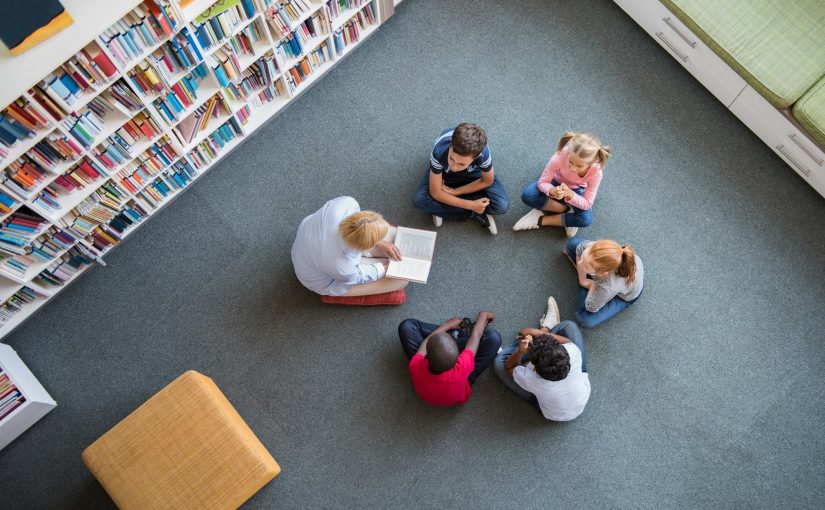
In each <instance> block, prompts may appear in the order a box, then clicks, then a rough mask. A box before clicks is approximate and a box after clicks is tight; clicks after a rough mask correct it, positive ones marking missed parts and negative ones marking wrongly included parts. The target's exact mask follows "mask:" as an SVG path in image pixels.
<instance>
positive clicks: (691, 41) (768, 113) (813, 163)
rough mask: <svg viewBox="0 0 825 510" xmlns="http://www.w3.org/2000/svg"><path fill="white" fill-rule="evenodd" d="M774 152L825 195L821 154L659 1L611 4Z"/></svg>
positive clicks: (824, 163) (786, 117) (622, 0)
mask: <svg viewBox="0 0 825 510" xmlns="http://www.w3.org/2000/svg"><path fill="white" fill-rule="evenodd" d="M614 1H615V3H616V4H617V5H618V6H619V7H621V8H622V9H623V10H624V11H625V12H626V13H627V14H629V15H630V17H631V18H633V20H634V21H636V22H637V23H638V24H639V25H640V26H641V27H642V28H643V29H644V30H645V31H646V32H647V33H648V34H650V36H651V37H653V38H654V39H655V40H656V42H658V43H659V44H660V45H661V46H662V47H663V48H665V50H666V51H667V52H668V53H670V54H671V55H672V56H673V57H674V58H675V59H676V60H677V61H678V62H680V63H681V64H682V65H683V66H684V67H685V69H687V70H688V71H690V73H691V74H692V75H693V76H694V77H695V78H696V79H697V80H699V81H700V82H701V83H702V84H703V85H704V86H705V87H706V88H707V89H708V90H709V91H710V92H711V93H713V95H715V96H716V97H717V98H718V99H719V100H720V101H721V102H722V103H723V104H724V105H725V106H726V107H728V108H729V109H730V110H731V111H732V112H733V113H734V114H735V115H736V116H737V117H738V118H739V119H740V120H741V121H742V122H743V123H744V124H745V125H746V126H748V127H749V128H750V129H751V131H753V132H754V133H755V134H756V135H757V136H758V137H759V138H761V139H762V141H764V142H765V143H766V144H768V145H769V146H770V147H771V149H773V151H774V152H776V154H777V155H778V156H779V157H780V158H782V160H784V161H785V162H786V163H787V164H788V165H789V166H790V167H791V168H793V169H794V171H796V172H797V173H798V174H799V175H800V176H802V178H804V179H805V180H806V181H807V182H808V183H809V184H810V185H811V186H812V187H813V188H814V189H816V190H817V191H818V192H819V193H820V194H821V195H823V196H825V151H823V150H822V149H821V148H820V147H819V146H818V145H817V144H816V143H814V142H813V141H812V140H811V138H810V137H809V136H808V134H807V133H806V132H805V131H804V130H802V129H800V128H799V127H798V125H797V124H796V123H795V122H794V121H793V120H792V117H791V116H790V114H788V113H786V112H782V111H780V110H777V109H776V108H775V107H774V106H773V105H772V104H770V103H769V102H768V101H767V100H766V99H765V98H764V97H762V96H761V95H760V94H759V93H758V92H756V91H755V90H754V89H753V88H751V87H750V86H748V85H747V83H746V82H745V80H744V79H742V77H741V76H739V74H738V73H736V71H734V70H733V69H731V67H730V66H729V65H728V64H727V63H726V62H725V61H723V60H722V59H721V58H719V57H718V56H717V55H716V54H715V53H714V52H713V51H712V50H711V49H710V48H708V46H707V45H705V44H704V43H703V42H702V41H700V40H699V38H698V37H696V35H695V34H694V33H693V32H692V31H691V30H690V29H688V28H687V27H686V26H685V25H684V24H683V23H682V22H681V21H679V20H678V19H677V18H676V17H675V16H674V15H673V13H671V12H670V11H669V10H668V9H667V8H666V7H665V6H664V5H662V4H661V3H660V2H659V1H658V0H614Z"/></svg>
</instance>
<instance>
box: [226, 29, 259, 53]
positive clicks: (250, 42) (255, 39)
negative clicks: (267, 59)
mask: <svg viewBox="0 0 825 510" xmlns="http://www.w3.org/2000/svg"><path fill="white" fill-rule="evenodd" d="M266 41H267V38H266V34H264V28H263V27H262V26H261V25H260V24H259V22H257V21H256V22H253V23H251V24H250V25H248V26H246V27H245V28H244V29H243V30H241V31H240V32H238V34H237V35H235V36H232V37H230V38H229V41H228V42H227V43H226V44H227V45H228V46H230V47H231V48H232V51H233V52H234V53H235V54H236V55H238V56H245V57H250V56H254V55H255V45H257V44H259V43H261V42H266ZM268 45H269V43H268V42H267V46H268Z"/></svg>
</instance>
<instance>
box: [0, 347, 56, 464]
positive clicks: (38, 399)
mask: <svg viewBox="0 0 825 510" xmlns="http://www.w3.org/2000/svg"><path fill="white" fill-rule="evenodd" d="M55 406H57V403H55V401H54V400H52V398H51V397H50V396H49V394H48V393H47V392H46V390H45V389H44V388H43V386H42V385H41V384H40V383H39V382H38V381H37V379H36V378H35V377H34V375H32V373H31V371H29V369H28V367H26V365H25V364H23V361H22V360H21V359H20V357H19V356H18V355H17V353H16V352H14V349H12V348H11V347H10V346H8V345H5V344H0V450H2V449H3V448H5V447H6V445H8V444H9V443H11V442H12V441H14V439H16V438H17V436H19V435H20V434H22V433H23V432H25V431H26V429H28V428H29V427H31V426H32V425H33V424H34V423H35V422H36V421H37V420H39V419H40V418H42V417H43V416H45V415H46V413H48V412H49V411H51V410H52V409H54V408H55Z"/></svg>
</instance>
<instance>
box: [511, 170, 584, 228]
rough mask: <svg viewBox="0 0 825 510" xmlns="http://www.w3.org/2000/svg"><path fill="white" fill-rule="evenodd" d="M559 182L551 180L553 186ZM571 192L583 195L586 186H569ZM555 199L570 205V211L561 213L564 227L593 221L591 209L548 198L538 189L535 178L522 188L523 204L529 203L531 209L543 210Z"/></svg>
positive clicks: (580, 225) (582, 225) (578, 225)
mask: <svg viewBox="0 0 825 510" xmlns="http://www.w3.org/2000/svg"><path fill="white" fill-rule="evenodd" d="M558 185H559V183H558V182H556V181H555V180H554V181H553V186H558ZM571 189H572V190H573V193H575V194H577V195H584V191H585V189H586V188H571ZM550 200H555V201H556V202H558V203H560V204H562V205H567V206H570V211H569V212H566V213H564V215H562V221H561V222H562V224H563V225H564V226H565V227H587V226H589V225H590V224H591V223H593V211H592V209H579V208H577V207H573V206H572V205H571V204H568V203H567V202H565V201H564V200H556V199H555V198H550V197H548V196H547V195H545V194H544V193H542V192H541V191H539V180H538V179H536V180H535V181H533V182H531V183H530V184H528V185H527V187H526V188H524V191H522V192H521V201H522V202H524V203H525V204H527V205H529V206H530V207H532V208H533V209H538V210H539V211H543V210H544V208H545V207H546V206H547V203H548V201H550Z"/></svg>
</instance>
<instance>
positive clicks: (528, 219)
mask: <svg viewBox="0 0 825 510" xmlns="http://www.w3.org/2000/svg"><path fill="white" fill-rule="evenodd" d="M542 216H544V213H543V212H541V211H539V210H538V209H530V212H528V213H527V214H525V215H524V216H522V217H521V218H520V219H519V220H518V221H517V222H516V224H515V225H513V230H515V231H519V230H533V229H536V228H539V220H541V217H542Z"/></svg>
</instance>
